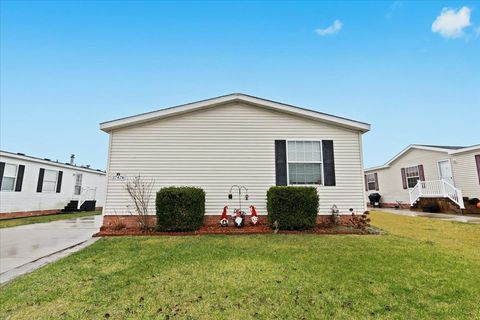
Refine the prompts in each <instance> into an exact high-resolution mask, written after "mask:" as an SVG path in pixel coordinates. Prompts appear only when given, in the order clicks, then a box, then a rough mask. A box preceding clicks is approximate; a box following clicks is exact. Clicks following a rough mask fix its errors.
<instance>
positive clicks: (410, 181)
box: [407, 178, 418, 188]
mask: <svg viewBox="0 0 480 320" xmlns="http://www.w3.org/2000/svg"><path fill="white" fill-rule="evenodd" d="M407 182H408V187H409V188H413V187H415V186H416V185H417V182H418V178H408V179H407Z"/></svg>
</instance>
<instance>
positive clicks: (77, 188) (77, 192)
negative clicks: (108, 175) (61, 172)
mask: <svg viewBox="0 0 480 320" xmlns="http://www.w3.org/2000/svg"><path fill="white" fill-rule="evenodd" d="M82 178H83V175H82V174H81V173H77V174H76V175H75V186H74V189H73V194H74V195H77V196H78V195H80V193H82Z"/></svg>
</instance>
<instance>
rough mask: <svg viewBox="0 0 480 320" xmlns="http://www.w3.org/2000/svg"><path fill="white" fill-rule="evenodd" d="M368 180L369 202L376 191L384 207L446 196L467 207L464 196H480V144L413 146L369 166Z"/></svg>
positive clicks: (366, 176)
mask: <svg viewBox="0 0 480 320" xmlns="http://www.w3.org/2000/svg"><path fill="white" fill-rule="evenodd" d="M364 179H365V190H366V192H367V194H366V195H367V198H366V201H367V202H368V201H369V199H368V195H369V194H371V193H374V192H376V193H380V195H381V196H382V198H381V200H380V205H381V206H384V207H393V206H395V205H399V204H401V206H403V207H407V208H408V207H410V206H413V205H415V204H416V203H417V202H419V201H420V200H422V199H428V198H444V199H449V201H451V202H453V203H454V204H456V206H457V208H458V209H464V208H465V201H464V197H466V198H480V145H475V146H471V147H458V146H433V145H410V146H408V147H407V148H405V149H404V150H402V151H401V152H400V153H399V154H397V155H396V156H395V157H394V158H393V159H391V160H390V161H388V162H387V163H386V164H384V165H382V166H378V167H373V168H369V169H365V177H364Z"/></svg>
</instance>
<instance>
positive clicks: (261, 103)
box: [100, 93, 370, 133]
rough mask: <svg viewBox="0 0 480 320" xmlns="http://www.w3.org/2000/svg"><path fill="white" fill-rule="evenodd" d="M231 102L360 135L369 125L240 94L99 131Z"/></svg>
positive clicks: (144, 116) (151, 114) (126, 120)
mask: <svg viewBox="0 0 480 320" xmlns="http://www.w3.org/2000/svg"><path fill="white" fill-rule="evenodd" d="M231 102H245V103H248V104H251V105H255V106H258V107H262V108H266V109H272V110H276V111H280V112H285V113H289V114H293V115H297V116H301V117H305V118H309V119H313V120H318V121H322V122H327V123H331V124H334V125H337V126H341V127H345V128H348V129H354V130H359V131H360V132H362V133H365V132H367V131H369V130H370V125H369V124H368V123H364V122H359V121H354V120H350V119H346V118H342V117H337V116H333V115H330V114H326V113H322V112H318V111H313V110H309V109H304V108H299V107H295V106H291V105H288V104H284V103H280V102H275V101H271V100H266V99H262V98H257V97H253V96H249V95H246V94H242V93H233V94H229V95H226V96H221V97H216V98H212V99H208V100H202V101H198V102H192V103H188V104H183V105H179V106H175V107H171V108H166V109H161V110H157V111H153V112H148V113H143V114H139V115H136V116H131V117H126V118H121V119H117V120H112V121H107V122H102V123H100V129H101V130H103V131H105V132H109V131H111V130H114V129H118V128H122V127H127V126H131V125H135V124H140V123H144V122H149V121H152V120H159V119H162V118H167V117H171V116H174V115H180V114H184V113H188V112H192V111H196V110H200V109H206V108H212V107H215V106H218V105H223V104H226V103H231Z"/></svg>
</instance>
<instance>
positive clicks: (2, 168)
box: [0, 162, 5, 189]
mask: <svg viewBox="0 0 480 320" xmlns="http://www.w3.org/2000/svg"><path fill="white" fill-rule="evenodd" d="M4 171H5V162H0V189H1V188H2V182H3V172H4Z"/></svg>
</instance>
